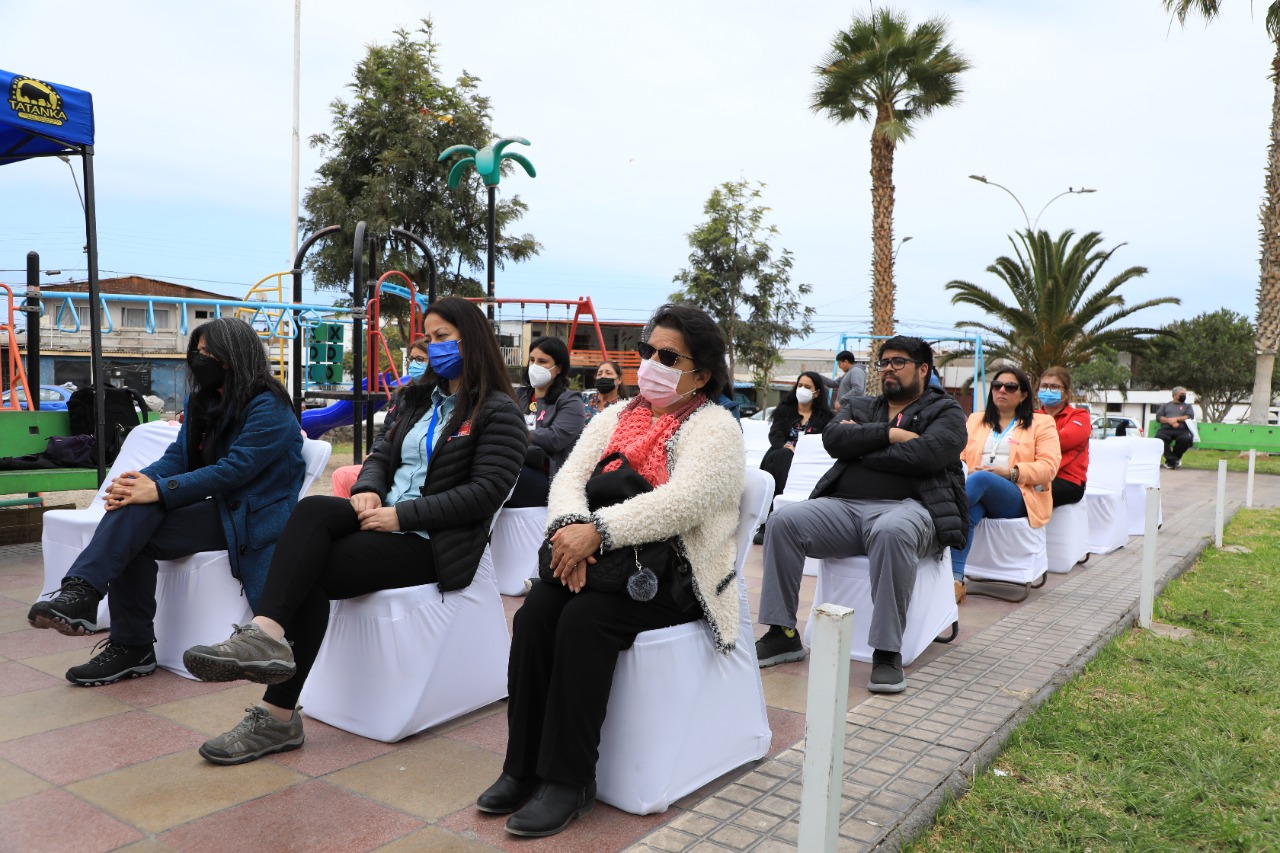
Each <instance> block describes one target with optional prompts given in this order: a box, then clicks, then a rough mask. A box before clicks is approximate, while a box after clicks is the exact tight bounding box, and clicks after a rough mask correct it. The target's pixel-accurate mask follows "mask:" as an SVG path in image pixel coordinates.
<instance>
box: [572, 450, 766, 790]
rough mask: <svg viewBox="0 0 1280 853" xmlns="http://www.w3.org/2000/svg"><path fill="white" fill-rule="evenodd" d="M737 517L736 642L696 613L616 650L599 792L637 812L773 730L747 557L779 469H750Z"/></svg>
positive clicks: (749, 750)
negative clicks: (718, 637) (725, 646)
mask: <svg viewBox="0 0 1280 853" xmlns="http://www.w3.org/2000/svg"><path fill="white" fill-rule="evenodd" d="M746 477H747V480H746V490H745V491H744V492H743V495H742V504H741V510H740V512H739V518H738V533H737V542H738V561H737V565H736V568H737V573H738V643H737V645H736V646H735V648H734V650H733V652H731V653H730V654H729V655H727V656H725V655H721V654H719V653H718V652H716V650H715V647H714V646H713V645H712V641H711V629H710V628H709V627H708V626H707V623H706V621H705V620H702V619H699V620H697V621H695V622H689V623H686V624H684V625H676V626H673V627H670V628H660V629H658V630H656V631H645V632H643V633H641V634H640V635H639V636H638V637H636V642H635V645H633V646H632V647H631V648H630V649H629V650H627V651H625V652H623V653H622V654H621V655H619V657H618V667H617V669H616V670H615V671H614V676H613V690H612V692H611V694H610V696H609V708H608V711H607V713H606V715H605V720H604V728H603V730H602V731H601V735H600V760H599V761H598V762H597V764H596V789H597V790H596V796H597V798H599V799H600V800H601V801H603V802H606V803H608V804H610V805H612V806H615V807H617V808H620V809H622V810H623V811H628V812H631V813H632V814H653V813H655V812H661V811H665V810H666V808H667V807H668V806H669V805H670V804H671V803H672V802H674V801H675V800H677V799H679V798H680V797H683V796H684V795H685V794H688V793H690V792H691V791H695V790H697V789H698V788H700V787H702V786H703V785H705V784H706V783H708V782H710V781H711V780H712V779H715V778H717V777H718V776H721V775H723V774H724V773H727V772H729V771H730V770H732V769H733V768H735V767H739V766H741V765H743V764H745V763H747V762H748V761H755V760H757V759H759V758H763V757H764V755H765V753H767V752H768V751H769V743H770V741H771V739H772V737H773V735H772V732H771V731H770V729H769V719H768V716H767V715H766V713H765V703H764V688H763V686H762V683H761V681H760V664H759V661H758V660H757V659H756V647H755V643H754V642H753V636H754V635H753V632H752V629H751V608H750V605H749V604H748V601H747V584H746V580H745V579H744V578H743V574H742V565H743V563H744V562H745V560H746V555H747V553H748V552H749V551H750V548H751V536H752V533H753V532H754V531H755V529H756V526H757V525H759V523H760V521H761V519H763V518H764V516H765V514H766V513H767V512H768V509H769V501H770V499H771V498H772V497H773V478H772V477H770V476H769V475H768V474H767V473H765V472H764V471H761V470H759V469H758V468H748V469H747V472H746Z"/></svg>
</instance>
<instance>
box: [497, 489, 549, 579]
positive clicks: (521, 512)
mask: <svg viewBox="0 0 1280 853" xmlns="http://www.w3.org/2000/svg"><path fill="white" fill-rule="evenodd" d="M546 526H547V508H546V507H545V506H531V507H519V508H514V509H513V508H510V507H503V508H502V509H501V510H499V512H498V518H497V521H496V522H495V523H494V525H493V536H491V537H490V539H489V552H490V553H491V554H492V555H493V568H494V572H495V573H496V574H497V578H498V592H500V593H502V594H503V595H524V582H525V581H526V580H528V579H529V578H536V577H537V576H538V549H539V548H540V547H541V546H542V540H543V539H544V538H546V537H545V535H544V531H545V528H546Z"/></svg>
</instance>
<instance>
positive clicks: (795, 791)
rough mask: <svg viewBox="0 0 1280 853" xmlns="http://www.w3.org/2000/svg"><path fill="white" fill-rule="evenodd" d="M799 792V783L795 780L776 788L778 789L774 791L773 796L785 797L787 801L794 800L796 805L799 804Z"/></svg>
mask: <svg viewBox="0 0 1280 853" xmlns="http://www.w3.org/2000/svg"><path fill="white" fill-rule="evenodd" d="M800 790H801V786H800V782H799V781H798V780H797V781H794V782H787V783H786V784H784V785H780V786H778V789H777V790H776V791H774V792H773V794H774V796H777V797H786V798H787V799H788V800H795V801H796V802H797V803H798V802H800Z"/></svg>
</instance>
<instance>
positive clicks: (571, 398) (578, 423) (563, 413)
mask: <svg viewBox="0 0 1280 853" xmlns="http://www.w3.org/2000/svg"><path fill="white" fill-rule="evenodd" d="M517 400H518V402H519V404H520V411H522V412H524V420H525V424H526V425H527V426H528V427H529V452H528V455H527V457H526V458H525V464H524V467H523V468H522V469H520V479H519V481H518V482H517V483H516V489H515V492H514V493H513V494H512V496H511V500H509V501H507V503H506V506H509V507H513V508H515V507H530V506H546V505H547V491H548V489H549V488H550V487H551V479H552V478H553V477H555V475H556V471H558V470H560V465H561V464H562V463H563V462H564V460H565V458H566V457H567V456H568V455H569V451H570V450H572V449H573V445H574V442H576V441H577V440H578V436H579V435H581V433H582V428H583V427H584V426H585V425H586V422H587V417H586V411H585V409H584V407H583V404H582V395H581V394H577V393H575V392H573V391H571V390H569V348H568V347H567V346H565V343H564V341H562V340H560V339H559V338H551V337H541V338H535V339H534V341H533V343H532V344H530V346H529V364H528V366H527V367H526V368H525V387H524V388H521V389H520V390H519V392H518V394H517Z"/></svg>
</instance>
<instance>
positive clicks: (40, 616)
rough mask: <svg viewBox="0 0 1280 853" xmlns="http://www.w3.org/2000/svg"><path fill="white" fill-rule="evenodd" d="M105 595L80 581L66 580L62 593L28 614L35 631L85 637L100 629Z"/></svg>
mask: <svg viewBox="0 0 1280 853" xmlns="http://www.w3.org/2000/svg"><path fill="white" fill-rule="evenodd" d="M101 602H102V593H100V592H98V591H97V590H96V589H94V588H93V584H91V583H89V582H88V581H83V580H80V578H63V579H62V589H60V590H58V591H57V592H56V593H54V595H53V598H51V599H49V600H48V601H37V602H36V603H35V604H33V605H31V610H30V611H28V613H27V623H28V624H29V625H30V626H31V627H32V628H52V629H53V630H55V631H57V632H58V633H59V634H66V635H67V636H68V637H82V636H84V635H85V634H92V633H93V632H94V631H97V630H99V629H98V605H99V604H100V603H101Z"/></svg>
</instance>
